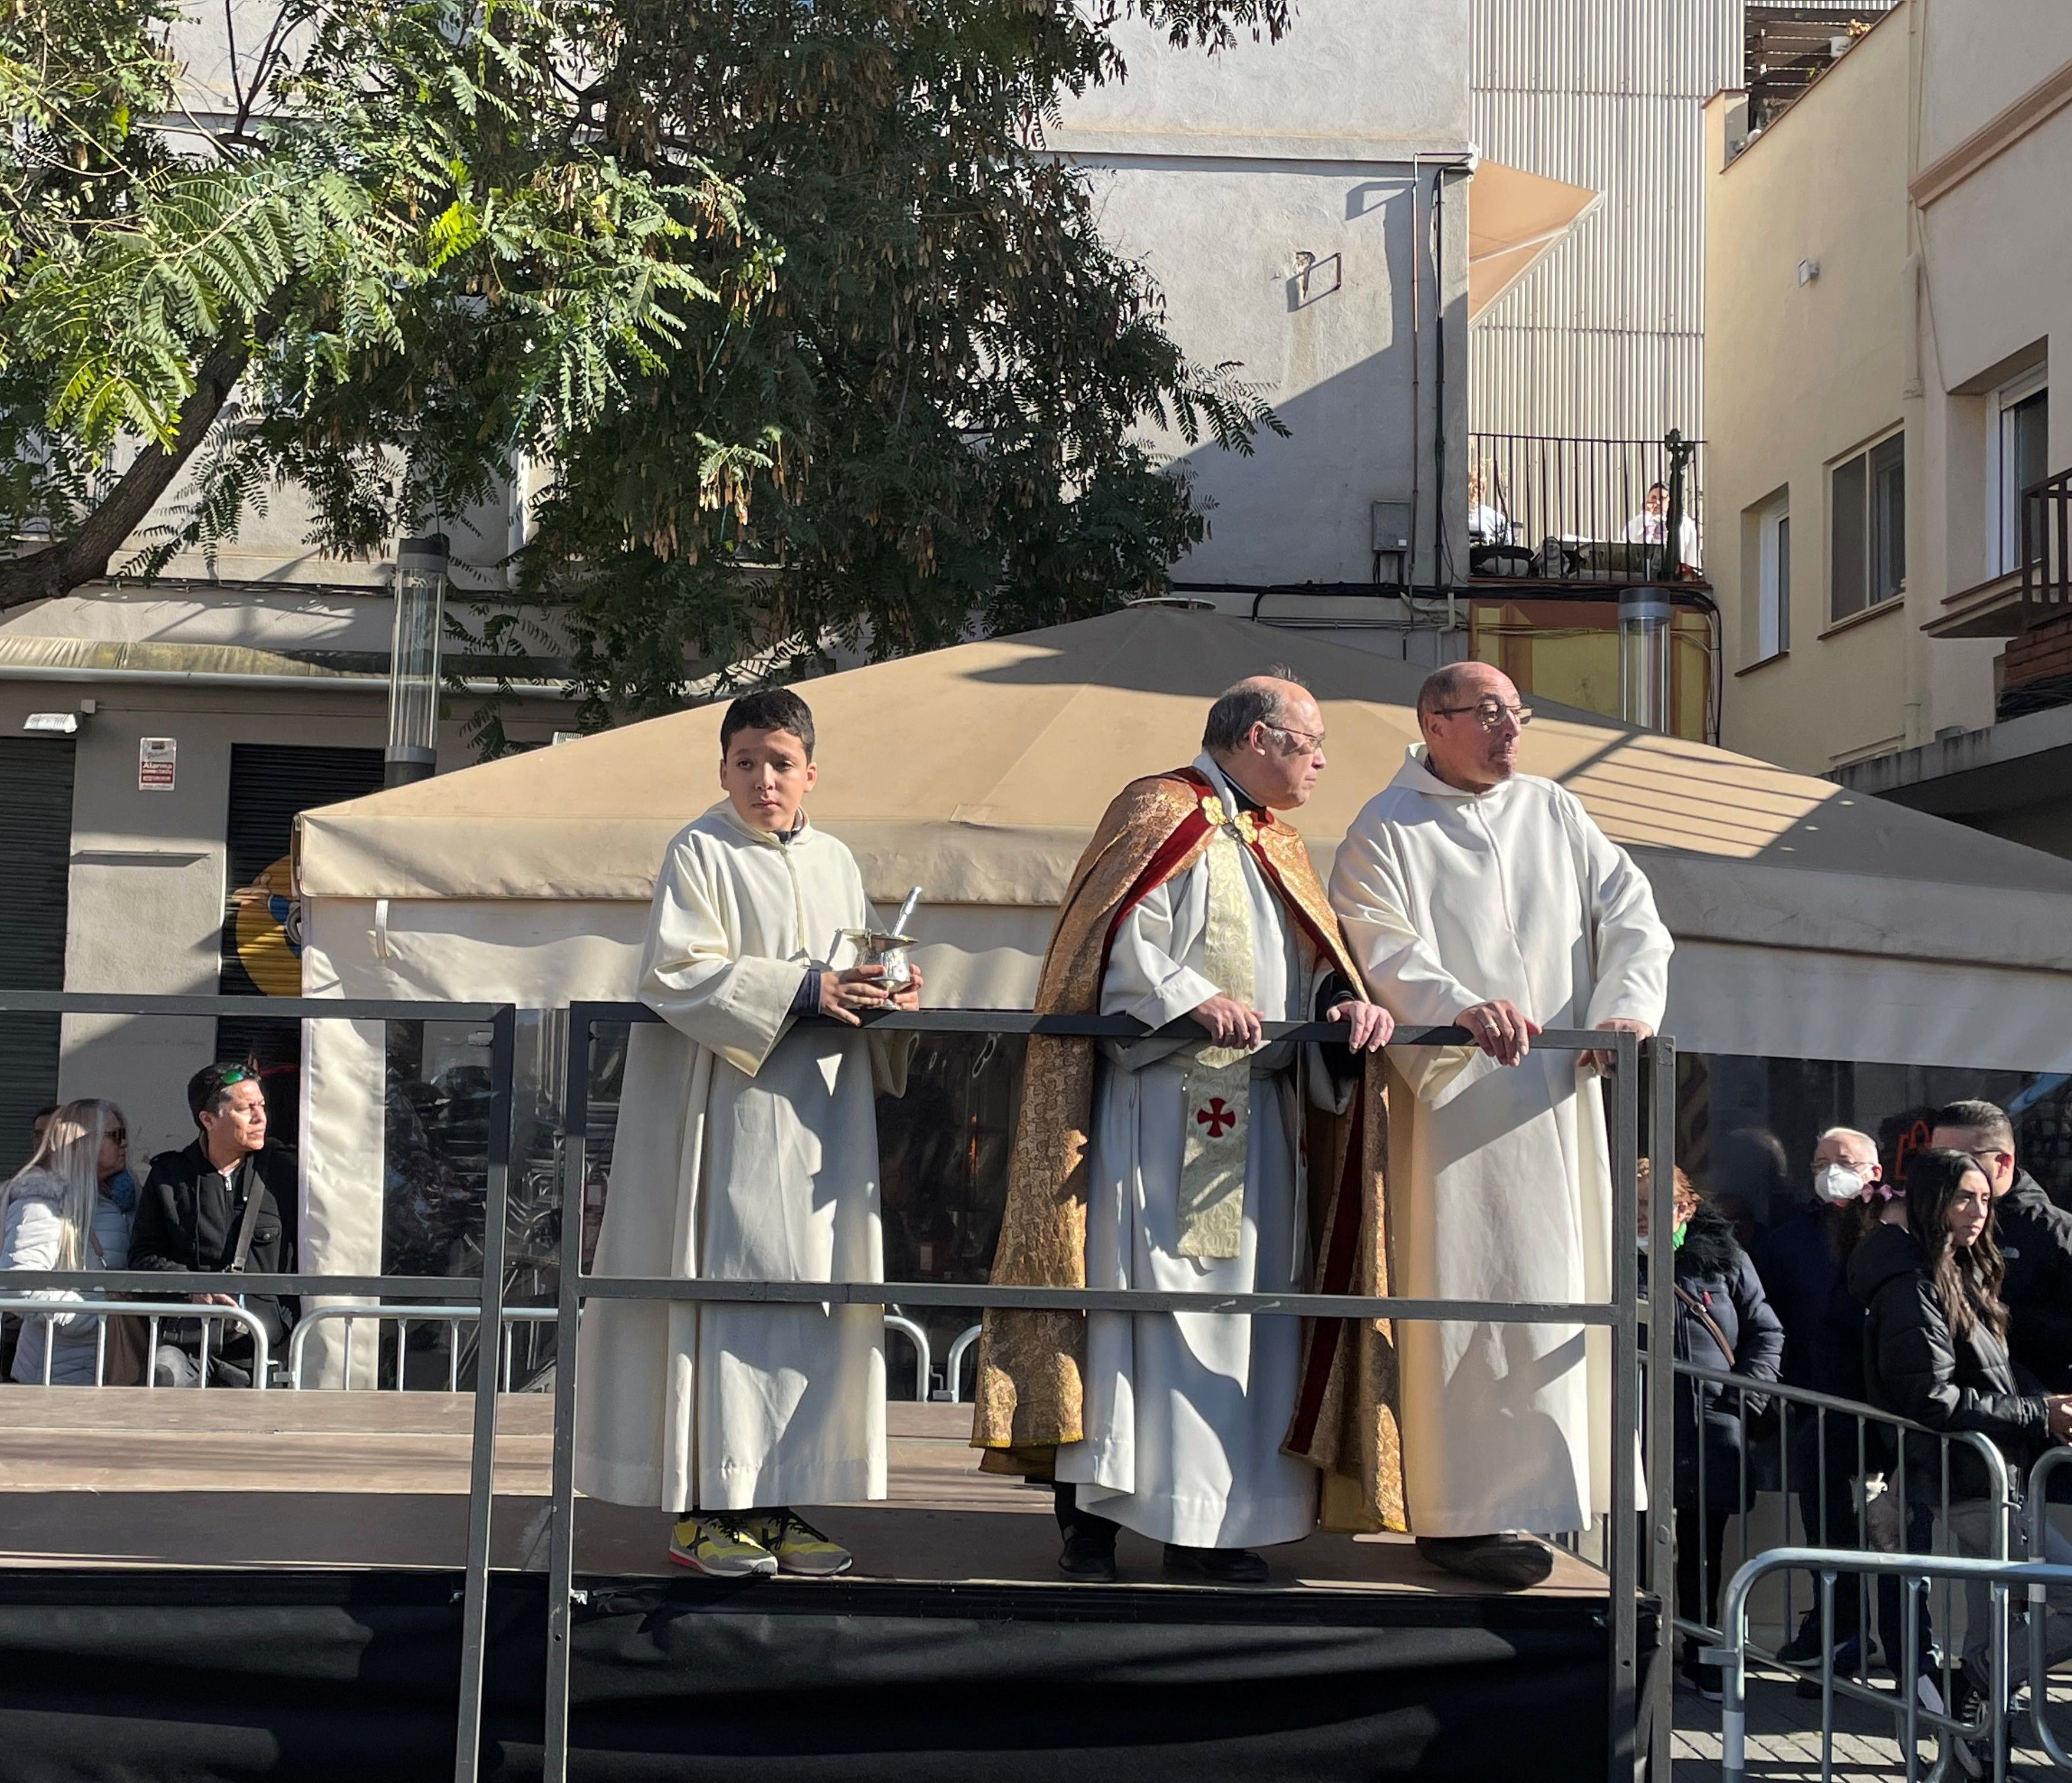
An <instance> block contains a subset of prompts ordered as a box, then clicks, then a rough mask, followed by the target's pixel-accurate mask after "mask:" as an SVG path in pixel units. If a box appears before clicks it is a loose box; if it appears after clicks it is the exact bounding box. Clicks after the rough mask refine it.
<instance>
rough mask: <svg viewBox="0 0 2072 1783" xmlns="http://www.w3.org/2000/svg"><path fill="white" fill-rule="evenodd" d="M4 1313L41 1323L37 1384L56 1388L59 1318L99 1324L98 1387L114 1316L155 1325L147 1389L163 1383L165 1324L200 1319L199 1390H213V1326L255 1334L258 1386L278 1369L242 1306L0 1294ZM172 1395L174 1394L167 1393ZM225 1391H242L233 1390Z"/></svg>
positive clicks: (146, 1363)
mask: <svg viewBox="0 0 2072 1783" xmlns="http://www.w3.org/2000/svg"><path fill="white" fill-rule="evenodd" d="M28 1273H29V1272H28V1271H27V1270H21V1271H16V1270H12V1269H10V1270H7V1271H6V1272H4V1274H5V1275H6V1276H8V1277H12V1276H15V1275H16V1274H21V1275H27V1274H28ZM158 1279H159V1280H161V1281H163V1280H165V1277H164V1276H160V1277H159V1278H158ZM0 1313H19V1314H20V1315H21V1317H22V1318H23V1321H24V1322H25V1323H26V1322H27V1321H28V1320H31V1319H40V1320H42V1321H43V1379H42V1380H41V1381H40V1382H37V1383H35V1384H37V1385H39V1386H42V1387H49V1386H51V1385H52V1384H54V1383H53V1382H51V1364H52V1362H55V1361H56V1351H57V1321H59V1320H60V1319H67V1318H76V1317H83V1316H84V1315H86V1314H88V1313H90V1314H91V1315H92V1316H93V1325H94V1331H93V1384H94V1385H95V1386H96V1387H100V1386H102V1385H104V1384H105V1380H106V1376H107V1374H108V1320H109V1316H110V1315H111V1314H121V1313H131V1314H134V1315H135V1316H136V1317H139V1318H147V1319H149V1320H150V1321H151V1323H150V1332H149V1333H147V1335H148V1336H149V1338H150V1341H149V1343H148V1344H147V1345H146V1348H145V1351H144V1378H143V1381H142V1383H141V1384H142V1386H144V1387H157V1386H158V1328H159V1326H160V1325H162V1324H175V1325H176V1324H178V1323H179V1322H180V1321H182V1320H183V1319H195V1320H199V1321H201V1350H200V1352H199V1358H198V1359H199V1366H200V1369H201V1379H200V1380H199V1382H198V1383H197V1387H198V1388H206V1387H208V1328H209V1326H210V1325H211V1324H212V1323H218V1322H220V1323H228V1324H236V1325H243V1326H244V1327H245V1329H246V1330H247V1331H248V1332H249V1333H251V1337H252V1365H253V1366H252V1384H253V1387H265V1384H266V1376H267V1373H268V1371H269V1369H270V1368H271V1367H272V1365H273V1357H272V1354H271V1352H270V1351H269V1350H268V1349H267V1346H266V1330H265V1326H263V1325H261V1324H260V1322H259V1321H258V1319H257V1317H255V1316H254V1315H253V1314H252V1313H248V1312H246V1311H245V1308H243V1307H241V1306H181V1307H173V1306H170V1305H168V1304H166V1302H165V1301H164V1300H101V1299H100V1298H98V1297H96V1298H94V1299H92V1300H38V1299H35V1298H34V1297H33V1296H30V1295H27V1294H0ZM168 1391H171V1390H170V1389H168ZM226 1391H239V1390H238V1389H236V1388H230V1389H227V1390H226Z"/></svg>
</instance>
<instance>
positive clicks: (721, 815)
mask: <svg viewBox="0 0 2072 1783" xmlns="http://www.w3.org/2000/svg"><path fill="white" fill-rule="evenodd" d="M706 815H708V816H716V817H717V818H718V819H719V820H720V821H721V822H722V823H723V824H726V826H727V828H730V829H731V830H732V831H733V832H734V834H735V835H737V836H742V837H743V838H745V839H746V840H748V841H750V842H760V843H761V844H763V846H764V847H765V848H782V847H783V846H784V843H783V839H782V838H781V837H779V836H775V835H773V834H772V833H771V832H770V831H768V830H759V829H758V828H756V827H755V826H754V824H750V823H747V822H745V821H744V820H742V815H741V813H740V812H739V811H736V810H735V809H734V801H733V800H732V799H721V800H720V802H719V803H717V804H716V805H714V806H713V807H712V809H711V811H708V812H707V813H706ZM812 827H813V826H812V819H811V818H809V817H808V816H807V815H806V812H805V807H804V806H801V807H800V811H799V827H798V828H796V830H793V831H792V832H791V841H792V844H793V845H794V846H796V844H799V843H800V842H803V841H804V840H805V839H806V838H807V836H809V835H811V834H812Z"/></svg>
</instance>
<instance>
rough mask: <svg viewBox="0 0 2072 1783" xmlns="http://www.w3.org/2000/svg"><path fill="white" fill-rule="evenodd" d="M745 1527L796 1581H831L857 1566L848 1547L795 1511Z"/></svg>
mask: <svg viewBox="0 0 2072 1783" xmlns="http://www.w3.org/2000/svg"><path fill="white" fill-rule="evenodd" d="M746 1529H747V1531H748V1533H749V1534H750V1535H752V1536H753V1537H754V1539H756V1540H757V1541H759V1542H760V1543H762V1544H763V1547H764V1548H765V1549H766V1550H767V1551H768V1552H770V1553H771V1554H774V1555H776V1557H777V1570H778V1571H779V1572H788V1573H790V1574H791V1575H792V1576H793V1577H795V1578H800V1579H832V1578H833V1577H834V1576H836V1574H837V1573H842V1572H846V1571H849V1568H850V1567H852V1566H853V1565H855V1563H856V1560H855V1557H854V1556H853V1555H852V1554H850V1552H849V1550H848V1549H847V1548H845V1547H843V1546H842V1545H841V1543H839V1542H833V1541H830V1540H828V1538H827V1537H826V1536H824V1535H823V1534H821V1533H820V1531H819V1530H816V1528H814V1527H813V1526H812V1524H811V1523H809V1522H807V1521H806V1519H805V1518H803V1517H801V1516H800V1514H798V1513H797V1512H796V1510H780V1511H777V1512H775V1513H774V1514H771V1515H770V1516H767V1517H759V1518H755V1519H754V1521H753V1522H750V1523H748V1524H747V1525H746Z"/></svg>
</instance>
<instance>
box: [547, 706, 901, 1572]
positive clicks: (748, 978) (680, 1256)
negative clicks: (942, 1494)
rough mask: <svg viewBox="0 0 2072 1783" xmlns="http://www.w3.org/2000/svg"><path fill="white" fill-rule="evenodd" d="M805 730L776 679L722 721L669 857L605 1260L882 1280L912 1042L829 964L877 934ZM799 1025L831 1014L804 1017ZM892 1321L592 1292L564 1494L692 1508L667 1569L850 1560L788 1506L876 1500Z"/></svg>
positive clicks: (673, 1269)
mask: <svg viewBox="0 0 2072 1783" xmlns="http://www.w3.org/2000/svg"><path fill="white" fill-rule="evenodd" d="M813 742H814V738H813V720H812V713H811V712H810V711H809V710H808V709H807V706H806V703H805V701H804V700H801V699H800V697H799V696H797V695H796V693H793V692H790V691H789V690H788V689H784V688H778V689H774V690H771V691H770V692H763V693H755V694H750V695H748V696H746V697H745V698H742V699H739V700H735V701H734V704H733V705H731V706H730V707H729V708H728V709H727V713H726V718H725V719H724V720H723V721H722V725H721V727H720V750H721V760H720V785H721V787H722V788H723V789H724V791H726V795H727V796H726V800H725V802H724V803H720V804H717V805H715V806H713V808H712V809H711V810H710V811H707V812H706V813H705V815H703V816H702V817H701V818H699V819H698V820H697V821H696V822H695V823H693V824H690V825H689V827H688V828H685V830H684V831H683V832H681V833H680V835H678V836H677V837H676V840H674V841H673V842H672V843H671V844H670V845H669V850H668V854H667V856H666V857H664V861H663V863H662V869H661V872H660V874H659V875H658V877H657V879H656V887H655V902H654V907H653V910H652V914H651V916H650V918H649V922H648V943H647V947H646V950H645V952H644V954H643V958H642V963H641V974H640V997H641V1000H642V1001H643V1002H644V1003H646V1004H648V1007H649V1008H650V1009H653V1010H654V1011H655V1012H656V1013H657V1014H658V1015H660V1017H662V1018H663V1020H664V1022H666V1023H667V1024H668V1025H667V1026H666V1027H656V1026H651V1025H638V1026H636V1027H635V1029H634V1030H633V1033H632V1037H631V1043H630V1045H629V1046H628V1049H627V1066H626V1078H625V1084H624V1088H623V1091H622V1095H621V1099H620V1106H621V1108H622V1110H623V1113H622V1115H621V1120H620V1124H619V1135H618V1139H617V1142H616V1144H615V1147H614V1149H613V1154H612V1167H611V1186H610V1190H609V1193H608V1195H607V1198H606V1204H605V1214H604V1222H603V1226H602V1230H600V1232H599V1234H598V1249H597V1258H596V1263H595V1265H594V1267H595V1270H596V1272H597V1273H598V1274H599V1275H613V1276H707V1277H718V1278H722V1279H726V1278H731V1279H735V1280H768V1281H882V1280H884V1275H885V1270H884V1246H883V1243H882V1235H881V1229H880V1224H879V1214H878V1121H877V1102H876V1099H877V1094H878V1091H879V1090H880V1089H881V1088H882V1089H886V1090H889V1091H892V1092H894V1093H895V1094H897V1093H898V1092H899V1091H901V1090H902V1089H903V1087H904V1083H903V1079H904V1077H905V1068H906V1054H907V1050H908V1046H907V1045H906V1043H905V1040H904V1037H895V1036H879V1037H873V1036H870V1035H868V1034H865V1033H860V1032H858V1031H857V1026H858V1021H857V1017H858V1013H859V1012H861V1011H863V1010H866V1009H882V1008H885V1007H886V1006H887V1005H888V1004H889V1005H890V1006H891V1007H893V1008H896V1009H915V1008H918V1007H919V989H920V978H919V973H918V972H917V973H915V976H914V979H913V981H912V983H911V984H910V985H908V986H907V987H906V988H903V989H902V990H900V991H899V992H897V993H896V994H893V995H890V996H888V995H887V993H886V990H885V988H883V986H882V984H879V983H878V980H879V979H881V978H882V976H883V972H882V968H879V967H875V966H872V967H850V968H846V969H842V970H837V969H836V968H833V967H832V966H830V965H829V964H828V963H827V962H828V955H829V953H830V952H832V951H833V947H834V945H835V941H836V938H837V936H838V935H839V934H840V932H841V931H843V930H845V929H869V928H872V927H874V926H877V924H876V922H875V919H874V916H873V913H872V911H871V909H870V903H869V901H868V900H867V899H866V898H865V896H864V891H863V882H862V880H861V877H860V876H859V874H858V873H857V865H856V861H855V859H854V857H853V856H851V854H850V853H849V850H848V849H847V848H845V847H844V846H843V845H842V844H841V843H840V842H839V841H837V840H836V839H835V838H834V837H833V836H828V835H827V834H826V833H824V832H822V831H820V830H816V829H815V828H812V825H811V824H809V823H808V820H807V819H806V815H805V812H804V801H805V798H806V795H807V794H808V792H809V791H812V787H813V784H814V782H815V780H816V778H817V776H818V770H817V769H816V767H815V766H814V765H813ZM805 1015H822V1016H828V1017H833V1024H839V1025H833V1024H821V1023H818V1022H816V1023H812V1024H809V1025H805V1026H803V1027H801V1026H799V1025H796V1021H797V1018H798V1017H800V1016H805ZM884 1340H885V1320H884V1313H883V1309H882V1308H879V1307H876V1306H848V1305H841V1304H804V1305H748V1304H726V1303H724V1302H709V1303H704V1304H697V1303H691V1302H681V1301H679V1302H660V1301H652V1302H650V1301H633V1300H597V1301H593V1302H591V1303H590V1305H589V1306H588V1307H587V1308H586V1309H585V1312H584V1315H583V1322H582V1334H581V1338H580V1341H579V1345H578V1366H580V1368H581V1370H582V1393H581V1395H580V1397H579V1411H578V1426H577V1436H576V1482H577V1484H578V1486H579V1487H581V1488H582V1490H584V1491H585V1492H587V1493H590V1495H592V1496H593V1497H601V1498H607V1499H611V1500H612V1501H614V1502H618V1503H621V1504H651V1505H656V1506H660V1508H662V1509H664V1510H669V1511H672V1512H674V1513H676V1515H677V1517H678V1518H679V1519H680V1520H679V1521H678V1522H676V1526H675V1528H674V1530H672V1534H671V1538H670V1543H669V1554H670V1557H671V1559H674V1560H676V1561H677V1562H679V1563H681V1564H683V1565H685V1566H688V1567H693V1568H694V1569H696V1570H697V1571H702V1572H707V1573H712V1574H715V1575H719V1576H729V1577H738V1576H754V1575H758V1574H767V1573H774V1572H778V1571H783V1572H789V1573H800V1574H807V1575H815V1576H825V1575H829V1574H833V1573H837V1572H841V1571H846V1570H847V1569H848V1567H849V1563H850V1557H849V1555H848V1553H847V1552H846V1551H845V1550H843V1549H842V1548H841V1547H839V1546H837V1544H836V1543H833V1542H832V1541H830V1540H828V1539H827V1538H826V1537H825V1536H824V1535H822V1534H820V1532H819V1531H818V1530H815V1529H814V1528H812V1526H811V1525H809V1524H808V1523H807V1522H805V1521H804V1519H803V1518H800V1516H799V1515H798V1514H797V1513H796V1511H795V1510H792V1509H791V1506H795V1505H800V1504H833V1503H842V1502H849V1501H853V1500H857V1499H867V1498H882V1497H884V1496H885V1351H884Z"/></svg>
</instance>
